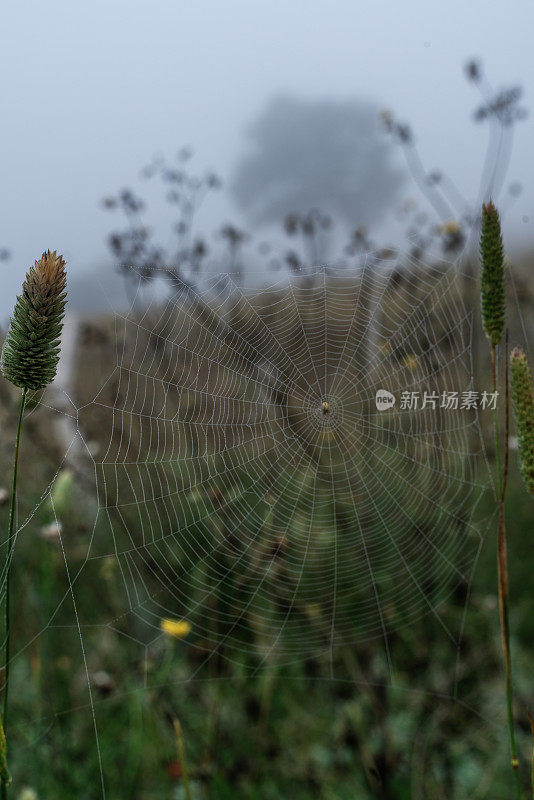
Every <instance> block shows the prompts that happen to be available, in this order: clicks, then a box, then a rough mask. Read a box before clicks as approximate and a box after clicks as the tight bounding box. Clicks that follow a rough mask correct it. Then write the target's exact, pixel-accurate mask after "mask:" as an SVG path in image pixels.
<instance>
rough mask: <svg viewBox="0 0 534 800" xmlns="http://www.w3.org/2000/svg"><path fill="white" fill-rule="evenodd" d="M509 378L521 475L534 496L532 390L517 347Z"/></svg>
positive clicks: (528, 371)
mask: <svg viewBox="0 0 534 800" xmlns="http://www.w3.org/2000/svg"><path fill="white" fill-rule="evenodd" d="M510 377H511V386H512V400H513V404H514V412H515V422H516V427H517V438H518V441H519V454H520V457H521V475H522V476H523V480H524V481H525V485H526V487H527V490H528V491H529V492H530V493H531V494H534V390H533V387H532V374H531V372H530V367H529V364H528V361H527V357H526V355H525V353H524V352H523V350H521V349H520V348H519V347H515V348H514V349H513V350H512V353H511V355H510Z"/></svg>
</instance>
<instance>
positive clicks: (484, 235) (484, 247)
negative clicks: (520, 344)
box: [480, 200, 505, 345]
mask: <svg viewBox="0 0 534 800" xmlns="http://www.w3.org/2000/svg"><path fill="white" fill-rule="evenodd" d="M480 258H481V263H482V272H481V280H480V305H481V309H482V324H483V326H484V332H485V334H486V336H487V337H488V339H489V340H490V342H491V344H492V345H497V344H499V342H500V341H501V339H502V335H503V332H504V323H505V294H504V254H503V244H502V235H501V223H500V220H499V212H498V211H497V209H496V208H495V206H494V205H493V202H492V201H491V200H490V202H489V203H486V204H484V205H483V206H482V231H481V235H480Z"/></svg>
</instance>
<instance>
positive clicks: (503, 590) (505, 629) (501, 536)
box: [492, 330, 521, 800]
mask: <svg viewBox="0 0 534 800" xmlns="http://www.w3.org/2000/svg"><path fill="white" fill-rule="evenodd" d="M492 349H493V348H492ZM506 352H508V330H506ZM508 383H509V382H508V360H506V367H505V441H504V469H503V474H502V482H501V493H500V498H499V517H498V529H497V574H498V585H499V615H500V621H501V635H502V647H503V655H504V668H505V686H506V711H507V717H508V734H509V738H510V756H511V765H512V771H513V774H514V783H515V795H516V798H517V800H521V784H520V781H519V761H518V758H517V745H516V740H515V729H514V711H513V690H512V658H511V652H510V622H509V617H510V613H509V602H508V554H507V546H506V521H505V514H504V505H505V499H506V486H507V483H508V461H509V450H510V448H509V444H508V441H509V436H510V397H509V386H508Z"/></svg>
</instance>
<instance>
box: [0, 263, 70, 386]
mask: <svg viewBox="0 0 534 800" xmlns="http://www.w3.org/2000/svg"><path fill="white" fill-rule="evenodd" d="M66 282H67V276H66V272H65V261H64V260H63V256H61V255H58V254H57V253H56V251H55V250H54V252H53V253H51V252H50V250H47V251H46V253H43V255H42V256H41V258H40V259H39V261H36V262H35V264H34V265H33V267H30V270H29V271H28V273H27V274H26V280H25V281H24V283H23V285H22V294H21V295H20V296H19V297H17V301H16V303H15V310H14V311H13V316H12V318H11V322H10V326H9V331H8V334H7V337H6V340H5V342H4V347H3V349H2V356H1V363H0V366H1V369H2V374H3V375H4V377H5V378H7V379H8V380H9V381H11V383H14V384H15V386H20V388H21V389H24V390H26V389H33V390H37V389H42V388H44V387H45V386H47V385H48V384H49V383H51V382H52V381H53V380H54V378H55V376H56V368H57V364H58V361H59V347H60V336H61V329H62V327H63V316H64V313H65V303H66V296H67V295H66V291H65V287H66Z"/></svg>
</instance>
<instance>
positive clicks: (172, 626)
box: [159, 619, 191, 639]
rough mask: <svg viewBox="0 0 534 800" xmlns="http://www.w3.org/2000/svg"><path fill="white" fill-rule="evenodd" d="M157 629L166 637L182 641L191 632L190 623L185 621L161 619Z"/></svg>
mask: <svg viewBox="0 0 534 800" xmlns="http://www.w3.org/2000/svg"><path fill="white" fill-rule="evenodd" d="M159 627H160V628H161V630H162V631H163V633H164V634H165V635H166V636H171V637H172V638H174V639H183V638H184V637H185V636H187V634H188V633H189V632H190V630H191V623H189V622H187V620H185V619H162V620H161V621H160V623H159Z"/></svg>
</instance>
